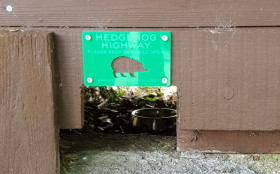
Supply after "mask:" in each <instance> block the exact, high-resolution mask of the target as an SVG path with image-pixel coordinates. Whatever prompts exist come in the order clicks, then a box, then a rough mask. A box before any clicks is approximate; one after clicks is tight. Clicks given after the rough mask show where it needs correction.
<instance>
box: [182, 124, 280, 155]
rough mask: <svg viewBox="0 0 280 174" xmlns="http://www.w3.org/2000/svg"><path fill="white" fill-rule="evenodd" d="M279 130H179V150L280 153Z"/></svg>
mask: <svg viewBox="0 0 280 174" xmlns="http://www.w3.org/2000/svg"><path fill="white" fill-rule="evenodd" d="M279 141H280V132H279V131H207V130H205V131H199V132H198V131H196V130H181V129H180V130H178V132H177V146H178V149H179V150H185V151H186V150H201V151H206V152H209V153H280V144H279Z"/></svg>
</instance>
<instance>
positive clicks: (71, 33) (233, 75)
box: [23, 27, 280, 130]
mask: <svg viewBox="0 0 280 174" xmlns="http://www.w3.org/2000/svg"><path fill="white" fill-rule="evenodd" d="M23 30H28V28H23ZM43 30H47V31H50V32H54V33H55V38H54V39H55V43H56V78H57V79H56V80H57V82H58V83H57V86H58V90H59V91H58V97H59V99H60V102H59V104H58V108H59V113H60V114H59V115H60V125H61V128H72V129H73V128H80V127H81V126H82V124H83V122H82V118H83V117H81V116H82V114H81V113H82V105H81V94H80V93H81V86H82V84H83V68H82V67H83V66H82V45H81V33H82V31H84V30H91V29H89V28H85V29H58V28H48V29H43ZM112 30H113V29H112ZM114 30H135V29H129V28H125V29H114ZM140 30H141V31H147V30H163V29H150V28H149V29H147V28H141V29H137V31H140ZM164 30H169V31H171V32H172V84H173V85H176V86H178V90H179V108H178V110H179V119H178V124H179V125H181V126H182V127H183V128H185V129H199V130H276V129H279V128H280V117H279V113H280V108H279V107H278V106H279V103H280V91H279V90H278V89H279V88H280V79H279V78H278V75H277V74H280V66H279V65H280V59H279V58H278V56H279V55H280V50H279V47H280V42H279V41H280V28H275V27H273V28H242V29H211V28H209V29H183V28H181V29H164Z"/></svg>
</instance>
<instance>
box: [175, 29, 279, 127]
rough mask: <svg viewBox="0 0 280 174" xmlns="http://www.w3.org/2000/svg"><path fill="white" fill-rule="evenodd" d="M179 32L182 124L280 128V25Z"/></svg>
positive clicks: (180, 119)
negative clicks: (259, 27)
mask: <svg viewBox="0 0 280 174" xmlns="http://www.w3.org/2000/svg"><path fill="white" fill-rule="evenodd" d="M180 35H181V38H183V41H182V40H181V47H180V48H179V49H178V52H180V57H179V55H177V56H178V57H177V56H176V54H175V55H174V57H173V60H174V63H173V64H175V65H174V66H176V70H174V72H173V73H175V74H176V75H175V76H176V77H177V76H180V77H181V81H175V84H176V85H178V90H179V95H180V96H179V119H178V124H179V125H180V126H181V127H182V128H184V129H198V130H279V128H280V115H279V113H280V107H279V104H280V90H279V88H280V78H279V74H280V59H279V55H280V49H279V48H280V28H266V29H249V28H244V29H228V30H220V31H218V30H196V29H193V30H189V31H182V32H180ZM175 44H177V43H176V41H175V42H174V45H175ZM176 51H177V50H176ZM176 51H175V50H174V51H173V52H176ZM177 69H179V70H180V71H182V72H180V73H179V72H178V71H177Z"/></svg>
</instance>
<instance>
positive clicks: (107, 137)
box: [60, 133, 280, 174]
mask: <svg viewBox="0 0 280 174" xmlns="http://www.w3.org/2000/svg"><path fill="white" fill-rule="evenodd" d="M60 149H61V164H62V165H61V174H91V173H92V174H94V173H96V174H103V173H104V174H106V173H108V174H109V173H110V174H125V173H127V174H130V173H133V174H137V173H139V174H140V173H141V174H142V173H145V174H149V173H151V174H165V173H166V174H168V173H172V174H173V173H178V174H181V173H184V174H188V173H190V174H196V173H198V174H200V173H203V174H204V173H211V174H215V173H217V174H218V173H230V174H233V173H234V174H235V173H236V174H239V173H242V174H243V173H244V174H251V173H252V174H253V173H263V174H266V173H268V174H278V173H279V174H280V161H279V159H280V155H275V154H271V155H260V154H254V155H240V154H206V153H202V152H177V151H176V142H175V137H173V136H159V135H148V134H138V135H132V134H123V135H112V134H101V133H91V134H79V133H74V134H72V135H69V134H63V135H62V136H61V140H60Z"/></svg>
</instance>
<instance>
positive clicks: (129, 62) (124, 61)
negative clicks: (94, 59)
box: [112, 56, 148, 78]
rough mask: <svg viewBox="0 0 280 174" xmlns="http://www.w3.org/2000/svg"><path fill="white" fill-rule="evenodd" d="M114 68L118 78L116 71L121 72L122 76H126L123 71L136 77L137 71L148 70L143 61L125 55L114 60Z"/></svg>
mask: <svg viewBox="0 0 280 174" xmlns="http://www.w3.org/2000/svg"><path fill="white" fill-rule="evenodd" d="M112 68H113V70H114V76H115V77H116V78H118V76H117V75H116V73H120V74H121V76H122V77H126V76H125V75H124V74H123V73H124V72H127V73H129V74H130V75H131V77H136V76H135V75H134V73H135V72H142V71H148V70H147V69H145V68H144V67H143V64H142V63H141V62H139V61H137V60H133V59H131V58H129V57H125V56H122V57H117V58H116V59H114V60H113V62H112Z"/></svg>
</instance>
